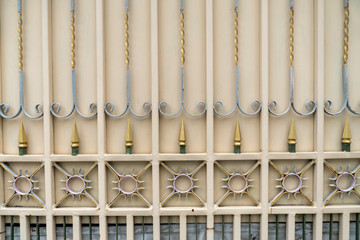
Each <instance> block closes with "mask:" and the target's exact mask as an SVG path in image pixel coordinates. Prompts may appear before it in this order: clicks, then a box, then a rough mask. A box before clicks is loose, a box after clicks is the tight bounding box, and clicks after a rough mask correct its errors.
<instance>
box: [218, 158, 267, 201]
mask: <svg viewBox="0 0 360 240" xmlns="http://www.w3.org/2000/svg"><path fill="white" fill-rule="evenodd" d="M215 164H216V166H218V167H219V168H220V170H221V171H223V172H224V173H225V174H226V178H225V179H223V181H224V182H226V183H227V184H226V185H225V186H222V188H225V189H227V191H226V192H225V194H224V195H223V196H222V197H221V198H220V199H219V200H218V201H217V202H216V204H215V205H216V206H219V205H220V204H221V203H222V202H224V200H225V199H226V198H227V197H228V196H230V195H234V198H235V197H236V194H239V196H240V198H241V197H242V196H243V195H244V194H245V195H248V196H249V198H250V199H251V200H252V201H253V202H254V203H255V204H256V205H258V206H259V205H260V203H259V202H258V201H257V200H256V198H255V197H254V196H253V195H252V194H251V193H250V192H249V190H250V188H252V187H254V186H253V185H251V184H250V182H251V181H253V179H250V178H249V176H250V174H251V173H253V172H254V171H255V169H256V168H257V167H258V166H259V165H260V162H259V161H257V162H256V163H255V165H254V166H252V167H251V168H250V169H249V170H248V171H247V172H246V173H242V172H240V171H239V172H235V171H233V172H229V171H228V170H227V169H226V168H225V167H224V166H222V165H221V164H220V163H219V162H217V161H216V162H215ZM234 176H241V177H243V178H244V180H245V181H246V186H245V188H244V189H243V191H241V192H239V191H234V190H233V189H232V188H231V185H230V181H231V179H232V178H233V177H234Z"/></svg>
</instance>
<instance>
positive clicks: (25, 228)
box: [20, 215, 30, 240]
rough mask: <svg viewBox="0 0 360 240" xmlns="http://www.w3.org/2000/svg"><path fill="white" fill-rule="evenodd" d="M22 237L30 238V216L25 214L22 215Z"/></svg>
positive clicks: (28, 239)
mask: <svg viewBox="0 0 360 240" xmlns="http://www.w3.org/2000/svg"><path fill="white" fill-rule="evenodd" d="M20 239H21V240H30V222H29V217H27V216H25V215H21V216H20Z"/></svg>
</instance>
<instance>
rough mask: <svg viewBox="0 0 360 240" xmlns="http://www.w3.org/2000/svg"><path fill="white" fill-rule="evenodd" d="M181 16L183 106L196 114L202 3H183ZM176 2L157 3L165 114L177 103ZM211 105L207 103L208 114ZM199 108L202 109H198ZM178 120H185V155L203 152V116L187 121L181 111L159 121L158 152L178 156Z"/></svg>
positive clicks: (201, 97)
mask: <svg viewBox="0 0 360 240" xmlns="http://www.w3.org/2000/svg"><path fill="white" fill-rule="evenodd" d="M184 15H185V52H186V54H185V59H186V61H185V65H184V71H185V74H184V79H185V106H186V108H187V109H188V111H189V112H191V113H192V114H198V113H199V112H198V111H197V108H196V105H197V103H198V102H199V101H205V96H206V92H205V77H206V75H205V64H206V62H205V1H203V0H201V1H189V0H185V1H184ZM180 38H181V37H180V2H179V1H168V0H160V1H159V84H160V86H159V101H160V102H161V101H167V102H168V103H169V108H168V111H167V112H166V113H168V114H172V113H175V112H176V111H177V110H178V109H179V107H180V104H181V101H180V99H181V79H180V57H181V52H180V48H181V46H180ZM211 105H212V103H208V111H212V109H211ZM200 107H202V106H200ZM181 118H184V121H185V131H186V139H187V142H186V147H187V152H194V153H195V152H204V151H205V137H206V135H205V117H204V116H203V117H199V118H190V117H188V116H187V115H186V114H185V113H184V111H182V112H181V113H180V114H179V115H177V116H176V117H173V118H168V117H163V116H161V119H160V146H159V147H160V152H166V153H178V152H179V146H178V134H179V129H180V123H181Z"/></svg>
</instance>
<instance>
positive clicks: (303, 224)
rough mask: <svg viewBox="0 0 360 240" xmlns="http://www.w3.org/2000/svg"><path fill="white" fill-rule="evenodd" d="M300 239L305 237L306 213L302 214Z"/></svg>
mask: <svg viewBox="0 0 360 240" xmlns="http://www.w3.org/2000/svg"><path fill="white" fill-rule="evenodd" d="M302 239H303V240H305V239H306V215H305V214H303V221H302Z"/></svg>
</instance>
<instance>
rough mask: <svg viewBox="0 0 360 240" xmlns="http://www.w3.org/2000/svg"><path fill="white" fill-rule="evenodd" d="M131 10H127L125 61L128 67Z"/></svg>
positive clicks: (127, 67)
mask: <svg viewBox="0 0 360 240" xmlns="http://www.w3.org/2000/svg"><path fill="white" fill-rule="evenodd" d="M128 30H129V12H128V11H126V12H125V63H126V69H129V65H130V59H129V31H128Z"/></svg>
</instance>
